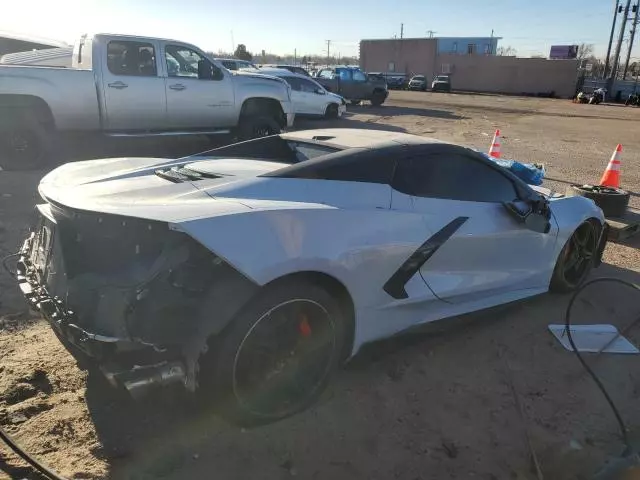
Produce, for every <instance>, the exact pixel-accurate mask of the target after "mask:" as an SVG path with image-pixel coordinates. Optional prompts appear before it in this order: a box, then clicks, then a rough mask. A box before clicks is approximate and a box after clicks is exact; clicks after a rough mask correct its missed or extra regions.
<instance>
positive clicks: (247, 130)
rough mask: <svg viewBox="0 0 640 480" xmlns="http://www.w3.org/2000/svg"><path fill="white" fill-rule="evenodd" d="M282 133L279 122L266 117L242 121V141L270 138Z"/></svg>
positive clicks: (252, 117) (240, 131)
mask: <svg viewBox="0 0 640 480" xmlns="http://www.w3.org/2000/svg"><path fill="white" fill-rule="evenodd" d="M281 131H282V129H281V128H280V125H279V124H278V122H276V121H275V120H274V119H273V118H271V117H268V116H266V115H258V116H250V117H249V116H248V117H244V118H243V119H241V120H240V130H239V132H238V133H239V136H240V140H251V139H252V138H260V137H268V136H269V135H277V134H279V133H280V132H281Z"/></svg>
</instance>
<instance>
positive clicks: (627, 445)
mask: <svg viewBox="0 0 640 480" xmlns="http://www.w3.org/2000/svg"><path fill="white" fill-rule="evenodd" d="M600 282H615V283H620V284H622V285H625V286H627V287H631V288H633V289H635V290H637V291H638V292H640V287H639V286H638V285H636V284H634V283H631V282H627V281H626V280H621V279H619V278H609V277H604V278H596V279H594V280H590V281H588V282H586V283H585V284H584V285H582V286H581V287H580V288H579V289H578V290H576V291H575V293H574V294H573V296H572V297H571V300H570V301H569V305H568V306H567V311H566V313H565V317H564V320H565V331H566V332H567V338H568V339H569V344H570V345H571V349H572V350H573V353H575V354H576V357H578V360H579V361H580V363H581V364H582V366H583V367H584V369H585V370H586V371H587V373H588V374H589V375H590V376H591V378H592V379H593V381H594V382H595V383H596V385H597V386H598V388H599V389H600V391H601V392H602V394H603V395H604V398H605V399H606V400H607V403H608V404H609V406H610V407H611V410H612V411H613V414H614V416H615V417H616V421H617V422H618V426H619V428H620V434H621V436H622V442H623V443H624V446H625V452H624V454H623V455H624V456H627V455H629V454H631V453H632V448H631V444H630V442H629V434H628V431H627V427H626V425H625V423H624V420H623V419H622V415H620V411H619V410H618V407H616V404H615V403H614V401H613V399H612V398H611V396H610V395H609V392H607V389H606V388H605V387H604V385H603V384H602V381H601V380H600V378H598V376H597V375H596V373H595V372H594V371H593V370H592V369H591V367H590V366H589V365H588V364H587V362H585V360H584V358H583V357H582V355H581V354H580V352H579V351H578V349H577V347H576V344H575V343H574V342H573V337H572V336H571V328H570V327H571V307H572V306H573V303H574V302H575V300H576V298H577V297H578V295H579V294H580V293H581V292H582V291H583V290H584V289H585V288H586V287H588V286H589V285H592V284H594V283H600ZM638 323H640V318H638V319H636V320H635V321H634V322H633V323H632V324H631V325H629V326H628V327H627V328H626V329H625V330H628V329H629V328H631V327H632V326H634V325H636V324H638ZM620 334H621V335H622V332H621V333H620Z"/></svg>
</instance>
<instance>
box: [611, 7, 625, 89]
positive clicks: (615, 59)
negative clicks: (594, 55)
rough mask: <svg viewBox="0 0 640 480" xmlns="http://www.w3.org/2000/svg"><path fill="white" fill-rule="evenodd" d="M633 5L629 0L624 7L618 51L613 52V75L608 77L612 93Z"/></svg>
mask: <svg viewBox="0 0 640 480" xmlns="http://www.w3.org/2000/svg"><path fill="white" fill-rule="evenodd" d="M630 7H631V0H627V6H626V7H624V13H623V15H624V16H623V17H622V25H620V34H619V35H618V43H617V44H616V51H615V53H614V54H613V65H612V67H611V75H610V76H609V78H608V79H607V92H609V94H611V93H610V92H611V90H612V87H613V82H614V81H615V79H616V78H617V76H618V65H619V64H620V49H621V48H622V40H623V39H624V30H625V28H626V26H627V17H628V16H629V8H630Z"/></svg>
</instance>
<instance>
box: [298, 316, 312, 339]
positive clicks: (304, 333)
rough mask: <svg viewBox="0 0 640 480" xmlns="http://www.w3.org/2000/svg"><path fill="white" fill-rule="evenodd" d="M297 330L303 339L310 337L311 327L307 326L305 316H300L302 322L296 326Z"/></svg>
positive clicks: (307, 322)
mask: <svg viewBox="0 0 640 480" xmlns="http://www.w3.org/2000/svg"><path fill="white" fill-rule="evenodd" d="M298 330H299V331H300V334H301V335H302V336H303V337H308V336H309V335H311V325H309V321H308V320H307V316H306V315H305V314H302V320H300V323H299V324H298Z"/></svg>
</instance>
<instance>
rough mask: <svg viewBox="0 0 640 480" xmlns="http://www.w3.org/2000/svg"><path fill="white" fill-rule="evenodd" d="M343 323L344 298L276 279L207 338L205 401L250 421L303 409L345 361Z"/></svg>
mask: <svg viewBox="0 0 640 480" xmlns="http://www.w3.org/2000/svg"><path fill="white" fill-rule="evenodd" d="M291 320H293V323H292V322H291ZM296 322H297V323H296ZM303 323H304V326H303ZM345 325H346V321H345V318H344V314H343V312H342V309H341V308H340V304H339V302H338V301H337V300H336V299H335V298H334V297H333V296H332V295H330V294H329V293H328V292H327V291H326V290H325V289H323V288H321V287H320V286H318V285H315V284H313V283H311V282H306V281H300V280H297V281H287V280H285V281H281V282H278V281H276V282H275V283H273V284H271V285H269V286H267V287H265V288H264V289H263V290H262V291H261V292H260V293H259V294H258V295H257V296H256V297H255V298H254V299H252V300H251V301H250V302H249V304H248V305H246V306H245V307H243V309H242V310H241V311H240V313H239V314H238V315H237V316H236V317H235V318H234V319H233V320H232V322H231V323H230V324H229V326H228V327H227V328H226V329H225V331H224V332H223V333H222V334H221V335H220V336H218V337H216V338H214V339H212V340H211V341H210V344H209V349H208V351H207V353H206V354H204V355H203V356H202V357H201V358H200V362H199V372H198V384H199V386H200V389H201V391H200V393H201V394H202V399H203V400H204V401H205V402H213V403H215V404H216V406H217V407H218V409H219V411H220V412H221V413H222V415H223V416H224V417H225V418H227V419H228V420H229V421H231V422H233V423H236V424H239V425H247V426H251V425H261V424H265V423H270V422H274V421H277V420H280V419H282V418H285V417H288V416H291V415H294V414H296V413H298V412H300V411H302V410H304V409H306V408H307V407H309V406H310V405H312V404H313V403H314V402H315V401H316V399H317V398H318V397H319V396H320V394H321V393H322V392H323V390H324V389H325V387H326V385H327V383H328V381H329V378H330V376H331V373H332V372H333V371H334V370H335V369H336V368H337V367H338V365H339V363H340V361H341V352H343V351H344V350H343V349H344V342H345V338H346V332H345ZM303 327H304V328H303ZM265 335H269V336H267V340H268V341H265V339H264V338H263V337H264V336H265ZM282 344H285V346H283V345H282ZM298 350H300V352H298ZM274 384H275V385H274Z"/></svg>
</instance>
